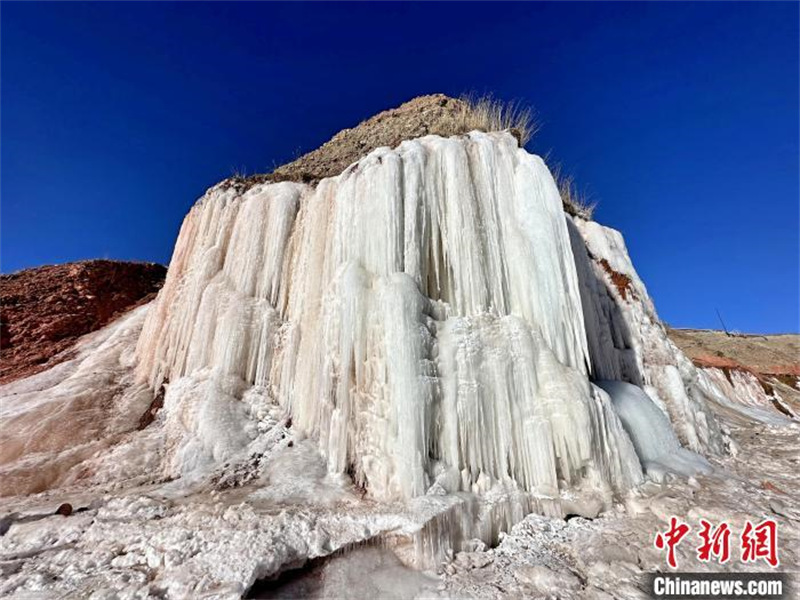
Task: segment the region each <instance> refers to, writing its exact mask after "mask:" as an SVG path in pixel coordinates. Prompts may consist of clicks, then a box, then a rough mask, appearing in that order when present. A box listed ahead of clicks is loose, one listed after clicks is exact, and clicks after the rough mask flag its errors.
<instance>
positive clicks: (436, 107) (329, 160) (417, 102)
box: [228, 94, 468, 187]
mask: <svg viewBox="0 0 800 600" xmlns="http://www.w3.org/2000/svg"><path fill="white" fill-rule="evenodd" d="M465 110H468V104H467V102H466V101H464V100H460V99H458V98H451V97H450V96H446V95H444V94H430V95H427V96H419V97H417V98H414V99H413V100H409V101H408V102H406V103H404V104H401V105H400V106H399V107H397V108H392V109H389V110H385V111H383V112H380V113H378V114H377V115H375V116H373V117H370V118H369V119H367V120H366V121H362V122H361V123H359V124H358V125H357V126H356V127H353V128H350V129H343V130H341V131H340V132H339V133H337V134H336V135H334V136H333V137H332V138H331V139H330V140H329V141H327V142H325V143H324V144H323V145H322V146H320V147H319V148H317V149H316V150H312V151H311V152H309V153H307V154H304V155H303V156H301V157H300V158H298V159H297V160H294V161H292V162H290V163H287V164H285V165H282V166H280V167H278V168H276V169H275V170H274V171H273V172H272V173H269V174H264V175H251V176H249V177H232V178H230V179H229V180H228V182H229V183H230V184H232V185H241V186H245V187H246V186H250V185H255V184H257V183H265V182H270V181H271V182H277V181H297V182H302V183H309V184H315V183H317V182H319V181H320V180H321V179H324V178H325V177H334V176H336V175H339V174H340V173H341V172H342V171H344V170H345V169H346V168H347V167H348V166H350V165H351V164H353V163H354V162H356V161H358V160H359V159H360V158H362V157H363V156H366V155H367V154H369V153H370V152H372V151H373V150H375V148H380V147H383V146H388V147H390V148H394V147H396V146H398V145H399V144H400V143H401V142H403V141H404V140H410V139H414V138H418V137H422V136H425V135H440V136H442V137H448V136H452V135H458V134H461V133H467V132H468V129H465V124H464V119H463V114H464V111H465Z"/></svg>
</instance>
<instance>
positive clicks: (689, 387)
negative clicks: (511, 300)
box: [567, 218, 726, 454]
mask: <svg viewBox="0 0 800 600" xmlns="http://www.w3.org/2000/svg"><path fill="white" fill-rule="evenodd" d="M567 225H568V227H569V232H570V239H571V242H572V251H573V256H574V257H575V265H576V269H577V273H578V281H579V287H580V294H581V300H582V305H583V313H584V321H585V323H586V335H587V344H588V348H589V355H590V361H591V372H590V375H591V377H592V379H595V380H618V381H624V382H628V383H631V384H634V385H636V386H639V387H642V388H643V389H644V390H645V391H646V393H647V394H648V396H649V397H650V398H651V399H652V400H653V401H654V402H655V404H656V405H657V406H658V407H659V408H660V409H661V410H662V411H663V412H664V414H666V415H667V416H668V417H669V419H670V421H671V423H672V426H673V428H674V430H675V432H676V433H677V435H678V438H679V440H680V441H681V443H682V444H683V445H685V446H686V447H688V448H690V449H691V450H694V451H696V452H701V453H712V454H713V453H719V452H721V451H723V450H724V446H725V443H726V439H725V437H724V436H723V435H722V433H721V432H720V429H719V426H718V425H717V421H716V418H715V417H714V415H713V413H712V412H711V411H710V409H709V402H717V401H718V400H719V398H720V397H724V394H723V393H722V392H721V391H720V390H719V389H718V388H717V387H716V386H715V385H714V383H713V382H712V381H711V380H709V379H708V378H707V377H704V376H703V375H702V374H701V373H700V372H699V371H698V369H697V368H695V366H694V365H693V364H692V362H691V361H690V360H689V359H688V358H687V357H686V356H685V355H684V354H683V352H681V351H680V349H678V347H677V346H675V344H674V343H673V342H672V341H671V340H670V339H669V337H668V336H667V332H666V329H665V328H664V325H663V324H662V323H661V321H660V319H659V318H658V315H657V314H656V310H655V307H654V306H653V302H652V300H651V299H650V296H649V295H648V293H647V289H646V288H645V286H644V283H642V280H641V279H640V278H639V275H638V274H637V273H636V269H634V267H633V264H632V263H631V259H630V257H629V256H628V251H627V249H626V247H625V241H624V240H623V238H622V234H620V232H618V231H616V230H614V229H611V228H609V227H604V226H602V225H600V224H599V223H595V222H589V221H584V220H583V219H580V218H574V219H570V220H569V221H568V223H567Z"/></svg>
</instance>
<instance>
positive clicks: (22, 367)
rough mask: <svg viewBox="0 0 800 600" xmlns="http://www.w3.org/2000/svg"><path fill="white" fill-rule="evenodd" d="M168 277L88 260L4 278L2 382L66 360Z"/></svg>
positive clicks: (0, 288)
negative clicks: (82, 342)
mask: <svg viewBox="0 0 800 600" xmlns="http://www.w3.org/2000/svg"><path fill="white" fill-rule="evenodd" d="M165 274H166V268H165V267H164V266H162V265H159V264H156V263H135V262H121V261H112V260H88V261H82V262H74V263H66V264H62V265H47V266H43V267H37V268H35V269H25V270H23V271H18V272H16V273H12V274H10V275H2V276H0V363H1V364H2V367H1V368H0V383H7V382H9V381H13V380H14V379H19V378H21V377H25V376H27V375H32V374H34V373H37V372H39V371H42V370H43V369H45V368H48V367H52V366H53V365H54V364H57V363H58V362H60V361H61V360H63V359H65V358H67V357H68V356H69V353H68V352H66V351H67V350H69V349H70V348H72V346H74V344H75V342H76V341H77V340H78V338H79V337H81V336H82V335H85V334H87V333H90V332H92V331H95V330H97V329H100V328H101V327H103V326H104V325H106V324H108V323H109V322H111V321H112V320H113V319H114V318H115V317H117V316H118V315H120V314H121V313H123V312H125V311H127V310H129V309H131V308H134V307H135V306H138V305H139V304H141V303H142V302H145V301H147V300H149V299H150V298H151V297H152V296H153V295H154V294H155V293H156V292H157V291H158V289H159V288H160V287H161V284H162V283H163V282H164V275H165Z"/></svg>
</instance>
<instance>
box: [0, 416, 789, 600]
mask: <svg viewBox="0 0 800 600" xmlns="http://www.w3.org/2000/svg"><path fill="white" fill-rule="evenodd" d="M723 423H724V425H725V426H727V427H729V428H730V432H731V436H732V437H733V439H734V440H735V442H736V443H737V445H738V447H739V453H738V455H737V456H735V457H727V458H724V459H713V460H712V463H713V467H714V471H713V472H712V473H710V474H708V475H699V476H697V477H695V478H685V477H670V481H669V482H668V483H664V484H656V483H652V482H647V483H645V484H643V485H642V486H641V487H640V488H639V489H637V490H634V491H632V492H631V493H630V494H629V495H628V497H627V498H626V499H625V501H624V503H623V504H620V505H618V506H615V507H614V508H613V509H612V510H610V511H607V512H605V513H603V514H602V515H600V516H598V517H597V518H595V519H591V520H589V519H584V518H581V517H572V518H568V519H567V520H565V519H561V518H547V517H542V516H538V515H534V514H532V515H529V516H528V517H527V518H525V519H524V520H523V521H522V522H521V523H519V524H518V525H516V526H515V527H514V528H513V530H512V531H511V533H510V534H508V535H505V536H502V539H501V541H500V543H499V545H498V546H497V547H495V548H492V549H486V550H485V551H482V550H481V544H479V543H476V544H475V546H476V550H477V551H473V552H460V553H458V554H456V555H455V559H454V560H452V561H444V562H441V563H439V564H432V565H428V566H427V567H428V568H427V569H422V570H416V569H414V568H411V566H408V565H404V564H403V562H402V561H403V560H404V559H406V560H407V558H408V557H409V556H411V555H412V553H411V552H410V546H411V544H412V543H413V542H412V540H413V539H414V536H413V532H414V531H415V530H416V529H418V528H419V527H420V526H421V524H422V523H423V522H424V521H425V520H426V518H428V517H430V516H431V515H432V514H436V513H437V512H440V511H441V510H442V509H443V508H444V507H445V506H446V505H447V501H445V499H441V500H440V502H441V503H440V504H438V505H428V506H424V507H421V506H420V505H410V506H409V505H394V506H391V505H389V506H387V505H381V504H377V503H374V502H372V501H369V500H368V499H363V498H361V494H360V493H359V492H358V490H355V489H353V488H352V487H351V486H348V485H346V484H343V483H342V482H335V481H331V480H330V479H329V478H328V476H327V475H326V474H325V469H324V463H323V461H322V459H321V458H320V457H318V455H317V454H316V450H315V448H314V447H313V446H311V445H310V444H304V443H303V442H301V443H299V444H295V445H293V447H292V448H287V449H286V450H284V451H283V452H284V456H283V457H278V459H277V460H276V461H275V465H273V468H272V469H271V477H272V478H273V479H274V481H275V482H276V483H279V484H280V483H281V482H282V484H283V486H284V488H283V489H281V488H280V487H279V488H278V489H277V490H276V489H275V488H274V487H272V486H270V485H269V483H268V482H269V481H270V480H269V479H268V480H267V481H255V482H253V483H251V484H249V485H246V486H244V487H241V488H229V489H226V490H221V491H196V492H193V493H192V492H191V491H188V490H185V489H182V488H175V487H172V486H170V484H153V485H148V486H142V487H138V488H136V489H133V490H128V491H126V492H124V493H113V492H110V493H106V494H102V493H99V490H96V491H94V492H92V493H90V494H81V493H78V492H70V491H69V490H65V491H63V492H59V493H45V494H42V495H39V496H37V497H35V498H33V499H27V500H24V501H22V500H13V499H9V500H7V501H6V502H5V503H4V504H3V506H2V508H3V514H8V513H10V512H17V514H16V516H14V517H13V524H11V523H10V520H9V519H8V517H6V520H5V522H4V523H5V524H4V526H2V527H0V530H2V529H5V528H6V527H8V526H9V525H10V527H9V528H8V530H7V531H6V532H5V535H3V537H2V538H0V569H2V583H0V593H2V594H3V595H4V596H11V597H18V598H53V597H70V598H83V597H97V598H104V597H106V598H113V597H148V596H152V597H158V596H160V595H161V596H167V597H174V598H181V597H204V598H236V597H239V596H240V595H241V594H243V593H244V592H245V591H246V590H247V589H248V588H249V587H250V585H251V584H253V583H255V582H256V581H257V580H258V579H259V578H269V576H270V575H275V574H277V573H278V572H279V571H283V570H286V569H287V568H290V567H294V568H297V569H299V570H298V571H295V572H293V573H291V574H289V575H288V576H287V575H284V576H283V577H281V578H278V579H277V580H274V581H271V582H268V581H261V582H259V583H258V584H257V585H256V586H255V587H254V589H253V596H254V597H263V598H270V597H275V598H290V597H298V596H299V595H302V596H304V597H309V598H343V597H347V598H363V597H365V596H364V594H365V593H369V595H370V597H376V598H409V597H480V598H500V597H507V595H508V594H510V595H512V596H522V595H525V596H530V597H538V596H556V597H559V598H572V597H575V598H582V597H585V598H642V597H645V596H644V591H643V589H644V588H643V585H644V581H643V573H645V572H649V571H654V570H665V569H666V566H665V557H664V554H663V552H661V551H658V550H656V549H655V548H654V546H653V539H654V536H655V533H656V532H657V531H662V530H665V529H666V527H667V524H668V521H669V518H670V516H677V517H679V518H680V519H681V520H684V521H685V522H687V523H689V524H690V525H691V526H692V528H693V532H692V534H690V535H693V534H694V532H696V531H697V530H698V529H699V519H700V518H705V519H707V520H708V521H711V522H712V523H720V522H723V521H726V522H728V523H729V524H730V525H731V527H732V528H733V530H734V531H740V530H741V527H742V526H743V522H744V521H745V520H747V519H750V520H753V521H756V520H761V519H762V518H764V517H770V518H773V519H775V520H776V521H777V523H778V531H779V552H780V555H779V556H780V560H781V565H782V567H783V568H782V569H781V570H787V571H795V570H796V569H797V565H798V557H800V485H798V478H800V475H799V473H798V471H800V470H799V469H798V466H799V465H798V462H800V438H799V437H798V427H797V426H796V425H784V426H775V425H763V424H756V423H753V422H748V421H746V420H744V419H743V418H741V417H739V416H737V415H735V414H732V413H729V414H726V415H724V416H723ZM290 450H291V451H293V453H294V456H292V457H291V458H289V456H288V455H289V453H290ZM300 472H302V475H301V476H298V473H300ZM291 473H294V474H293V475H292V474H291ZM267 477H269V475H267ZM276 494H277V495H280V496H281V497H282V498H283V500H279V499H277V498H276V497H274V496H276ZM65 501H68V502H70V503H71V504H72V505H73V507H74V508H75V509H76V512H74V513H73V514H72V515H71V516H68V517H64V516H61V515H54V514H53V513H54V511H55V509H56V508H57V506H58V505H59V504H61V503H62V502H65ZM368 541H371V544H368V545H366V546H363V545H359V544H360V543H361V542H368ZM695 548H696V542H695V541H694V540H690V539H688V538H687V540H686V541H684V542H683V543H682V545H681V546H679V551H678V560H679V564H680V566H681V569H682V570H686V571H692V570H706V569H710V570H722V569H724V570H730V571H737V570H745V571H746V570H765V565H764V564H763V563H760V564H757V565H755V566H753V565H742V564H740V563H739V562H738V560H736V558H737V554H736V552H734V553H733V554H734V559H733V560H732V561H730V562H729V563H728V564H726V565H724V566H720V565H718V564H716V563H712V564H711V565H710V566H706V565H704V564H702V563H699V562H698V561H697V560H696V559H695V557H694V553H695ZM337 550H338V551H340V552H338V553H337V554H336V555H335V556H334V557H333V558H330V559H328V560H324V559H323V560H317V561H312V562H310V563H309V564H308V565H305V563H306V559H309V558H310V559H314V558H317V557H321V556H326V555H329V554H331V553H334V552H336V551H337ZM398 557H399V558H398Z"/></svg>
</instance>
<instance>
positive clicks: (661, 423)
mask: <svg viewBox="0 0 800 600" xmlns="http://www.w3.org/2000/svg"><path fill="white" fill-rule="evenodd" d="M597 385H598V386H599V387H600V388H602V389H603V390H604V391H605V392H606V393H608V395H609V396H610V397H611V400H612V403H613V405H614V409H615V410H616V412H617V414H618V415H619V417H620V420H621V421H622V425H623V427H624V428H625V431H627V432H628V435H629V436H630V438H631V441H632V442H633V446H634V448H635V449H636V454H637V455H638V456H639V460H640V461H641V463H642V466H643V467H644V468H645V469H646V471H647V473H648V474H649V475H651V477H653V478H654V479H656V480H662V479H663V478H664V476H665V474H666V473H668V472H672V473H678V474H681V475H686V476H693V475H697V474H698V473H710V472H711V471H712V468H711V466H710V465H709V464H708V462H707V461H706V460H705V459H704V458H703V457H702V456H700V455H698V454H696V453H694V452H691V451H689V450H686V449H685V448H682V447H681V445H680V442H678V438H677V437H676V435H675V432H674V431H673V430H672V425H671V424H670V422H669V419H668V418H667V416H666V415H665V414H664V413H663V412H662V411H661V410H659V409H658V407H656V405H655V404H654V403H653V401H652V400H651V398H650V397H649V396H648V395H647V394H646V393H645V392H644V391H643V390H642V388H640V387H638V386H635V385H633V384H630V383H625V382H624V381H599V382H597Z"/></svg>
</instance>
